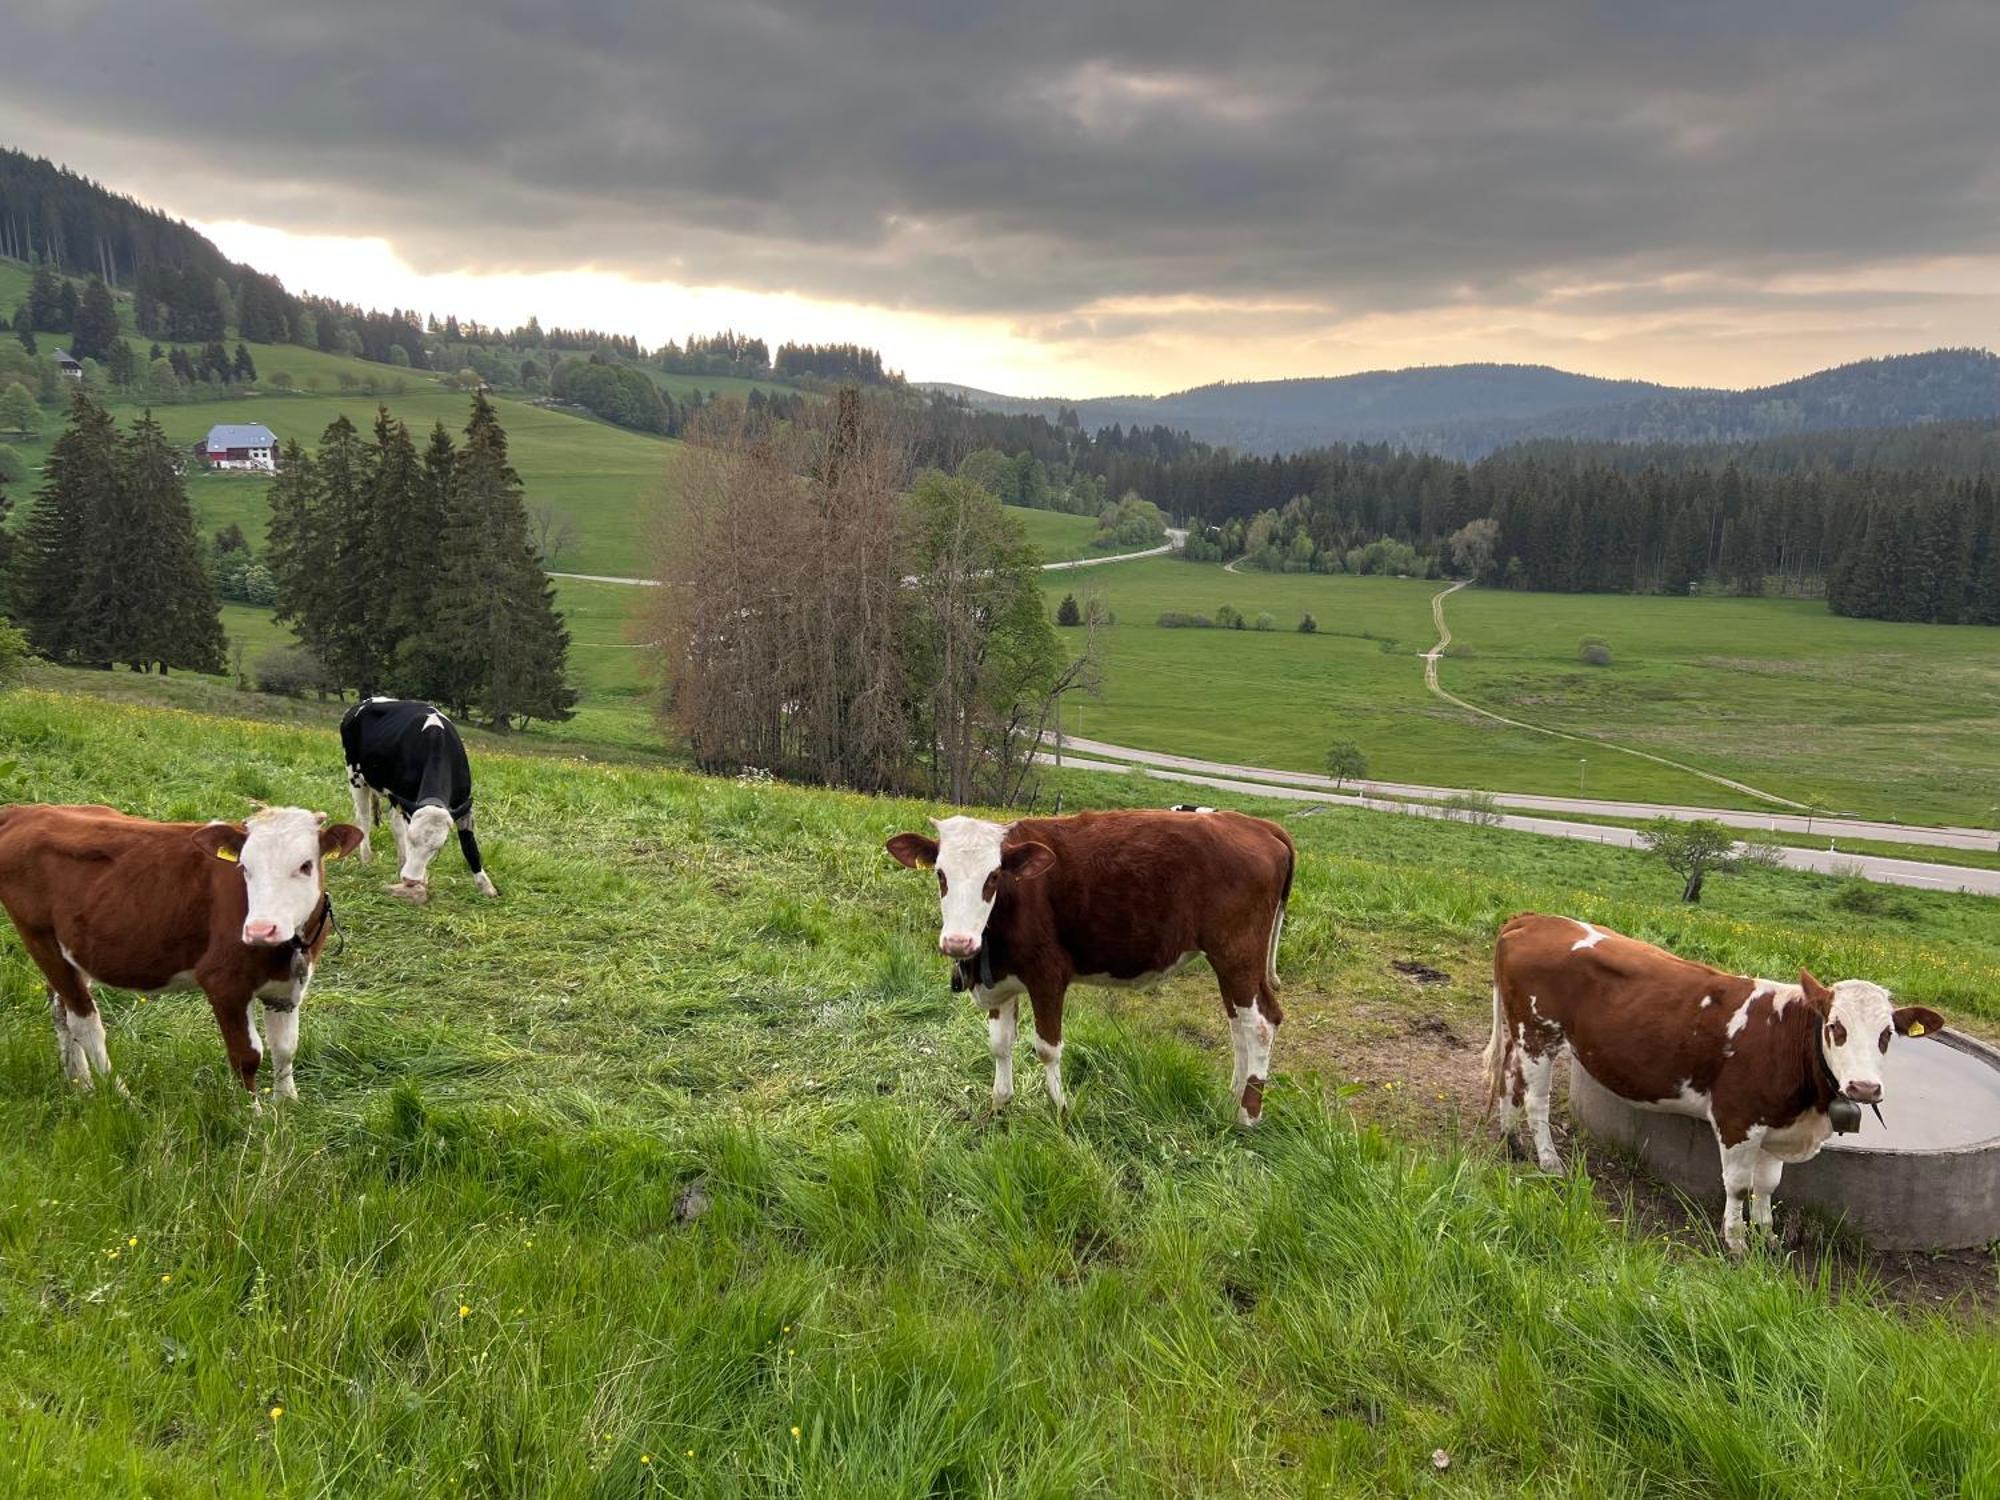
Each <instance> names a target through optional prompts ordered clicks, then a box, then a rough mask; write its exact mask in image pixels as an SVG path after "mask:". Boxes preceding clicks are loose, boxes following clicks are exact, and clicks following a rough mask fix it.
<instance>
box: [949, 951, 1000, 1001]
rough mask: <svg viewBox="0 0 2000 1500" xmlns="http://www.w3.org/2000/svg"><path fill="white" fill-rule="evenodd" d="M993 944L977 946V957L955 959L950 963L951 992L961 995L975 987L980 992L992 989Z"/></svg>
mask: <svg viewBox="0 0 2000 1500" xmlns="http://www.w3.org/2000/svg"><path fill="white" fill-rule="evenodd" d="M993 984H994V980H993V944H992V943H990V942H985V943H981V944H980V945H979V957H978V959H977V960H976V961H975V960H973V959H969V958H955V959H953V960H952V961H951V992H952V993H953V994H954V995H957V994H962V993H963V992H965V991H966V990H969V989H971V988H973V986H975V985H977V986H978V987H979V988H980V989H982V990H990V989H992V988H993Z"/></svg>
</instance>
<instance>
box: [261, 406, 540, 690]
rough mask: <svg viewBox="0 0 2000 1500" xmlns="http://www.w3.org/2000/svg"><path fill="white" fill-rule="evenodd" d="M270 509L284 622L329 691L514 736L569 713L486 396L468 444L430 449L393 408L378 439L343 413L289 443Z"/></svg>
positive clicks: (441, 430)
mask: <svg viewBox="0 0 2000 1500" xmlns="http://www.w3.org/2000/svg"><path fill="white" fill-rule="evenodd" d="M270 504H271V526H270V533H269V542H268V546H267V552H266V565H267V566H268V567H269V568H270V570H271V573H272V575H273V577H274V579H275V581H276V584H277V594H278V599H277V612H278V618H279V619H281V620H284V621H286V622H288V623H289V624H291V625H292V626H293V627H294V628H295V629H296V630H297V632H298V636H299V639H300V640H301V641H302V642H303V643H304V646H305V649H306V650H307V651H308V652H309V653H310V654H311V657H312V661H313V665H314V667H315V669H316V673H317V676H316V680H317V681H320V682H324V683H326V684H329V685H332V686H337V687H339V688H342V689H346V688H353V689H354V690H356V691H357V692H359V693H363V694H367V693H392V694H396V695H399V696H404V697H412V698H428V699H432V700H434V701H436V702H439V703H442V704H444V705H445V706H446V707H448V708H449V709H451V710H452V712H453V713H455V714H457V715H459V716H461V717H467V716H472V715H475V714H476V715H477V716H479V717H480V718H483V719H485V720H486V721H487V722H489V723H491V724H492V725H493V726H494V727H496V728H501V729H506V728H510V727H519V726H521V725H525V724H527V723H528V722H530V721H531V720H537V719H540V720H562V719H567V718H569V716H570V712H571V709H572V708H573V707H574V705H575V703H576V697H577V695H576V692H575V690H574V689H572V688H571V687H570V685H569V681H568V660H569V643H570V642H569V632H568V630H567V629H566V628H565V627H564V625H563V622H562V617H561V615H559V614H558V613H557V612H556V607H555V586H554V584H552V583H551V582H550V581H549V578H548V576H547V575H546V574H545V573H544V572H543V571H542V565H541V561H540V559H539V558H538V557H537V556H536V554H535V550H534V547H533V545H532V543H531V541H530V539H529V527H528V512H527V506H526V504H525V501H524V498H523V495H522V490H521V480H520V477H519V476H518V475H517V474H516V473H515V472H514V470H513V468H512V466H511V465H510V464H509V463H508V461H507V434H506V432H505V431H504V429H502V427H501V425H500V422H499V419H498V417H497V416H496V415H495V414H494V411H493V407H492V404H491V403H490V402H488V401H487V400H486V398H485V397H484V396H483V395H481V396H476V397H474V399H473V404H472V417H471V420H470V421H469V422H468V423H467V425H466V428H465V433H464V436H463V439H462V440H461V441H458V442H454V441H453V439H452V436H451V434H450V433H449V432H448V431H447V430H446V429H445V426H444V424H443V423H442V422H440V423H438V424H437V425H436V426H435V427H434V428H432V430H431V432H430V434H429V436H428V439H427V440H426V442H425V444H424V446H423V448H422V450H421V451H419V450H418V448H417V445H416V443H415V440H414V439H413V438H412V437H411V435H410V431H409V429H408V428H407V427H406V426H405V425H404V424H403V423H401V422H399V421H397V420H396V419H395V418H393V417H392V416H391V415H390V414H389V412H388V410H387V409H386V408H384V409H381V410H380V411H378V413H377V415H376V418H375V424H374V430H373V432H372V434H371V435H370V436H368V437H363V436H362V434H361V433H360V432H359V431H357V430H356V428H355V426H354V424H353V423H351V422H349V421H348V420H347V419H346V418H345V417H340V418H337V419H336V420H335V421H334V422H333V423H332V424H331V425H329V426H328V427H327V429H326V431H325V432H324V433H322V434H321V436H320V440H319V444H318V446H317V447H316V448H315V449H313V450H311V451H308V450H307V449H305V448H304V447H303V446H302V445H300V444H299V443H297V442H292V443H288V444H287V445H286V446H285V449H284V452H283V455H282V458H281V460H280V464H279V469H278V477H277V478H276V480H274V481H273V483H272V485H271V493H270Z"/></svg>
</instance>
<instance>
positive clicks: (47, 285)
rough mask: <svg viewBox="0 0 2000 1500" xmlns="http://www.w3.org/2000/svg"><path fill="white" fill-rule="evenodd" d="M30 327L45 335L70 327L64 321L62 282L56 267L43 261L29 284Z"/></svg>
mask: <svg viewBox="0 0 2000 1500" xmlns="http://www.w3.org/2000/svg"><path fill="white" fill-rule="evenodd" d="M26 305H27V309H28V327H29V328H30V329H31V330H36V329H38V330H40V331H41V332H43V333H57V332H60V331H61V330H63V329H65V328H67V327H68V326H69V325H68V324H67V323H65V322H63V321H62V282H61V280H60V279H59V278H58V277H57V275H56V271H55V267H54V266H52V265H50V264H49V263H48V262H47V261H43V262H42V263H41V264H40V265H38V266H36V267H35V274H34V279H33V280H31V281H30V282H29V283H28V301H27V304H26Z"/></svg>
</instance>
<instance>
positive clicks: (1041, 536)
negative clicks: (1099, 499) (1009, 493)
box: [1006, 505, 1103, 562]
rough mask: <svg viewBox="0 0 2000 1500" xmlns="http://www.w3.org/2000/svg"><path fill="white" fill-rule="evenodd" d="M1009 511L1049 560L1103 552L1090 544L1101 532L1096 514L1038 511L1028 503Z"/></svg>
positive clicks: (1008, 508) (1014, 506) (1089, 555)
mask: <svg viewBox="0 0 2000 1500" xmlns="http://www.w3.org/2000/svg"><path fill="white" fill-rule="evenodd" d="M1006 511H1007V514H1008V515H1010V516H1012V517H1013V518H1014V519H1015V520H1017V521H1019V522H1020V523H1021V529H1022V530H1024V531H1026V532H1027V533H1028V540H1029V541H1031V542H1033V543H1034V544H1035V545H1036V546H1037V547H1038V548H1040V549H1041V553H1042V558H1043V560H1044V561H1046V562H1067V561H1069V560H1070V559H1072V558H1077V557H1100V556H1102V555H1103V554H1102V553H1100V552H1099V551H1098V550H1097V549H1096V548H1094V547H1092V546H1091V545H1090V539H1091V538H1092V537H1094V536H1096V535H1097V518H1096V517H1095V516H1068V515H1064V514H1063V513H1062V512H1061V511H1054V510H1034V509H1031V508H1030V507H1028V506H1025V505H1009V506H1007V507H1006Z"/></svg>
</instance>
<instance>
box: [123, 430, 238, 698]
mask: <svg viewBox="0 0 2000 1500" xmlns="http://www.w3.org/2000/svg"><path fill="white" fill-rule="evenodd" d="M118 480H119V490H120V495H121V500H120V504H119V506H118V511H119V513H120V514H121V515H122V516H124V517H125V518H127V520H128V524H130V525H131V527H132V532H133V536H134V537H135V538H136V541H135V542H134V543H133V544H131V545H130V547H129V550H130V551H132V552H133V553H134V554H136V555H137V556H139V557H141V558H143V559H144V561H145V563H146V567H145V568H144V569H143V571H140V572H138V573H136V574H135V575H132V576H127V577H123V578H120V579H118V580H115V582H114V585H113V586H114V587H115V588H117V589H118V590H119V591H120V592H121V593H122V594H123V596H124V599H125V600H126V601H127V603H126V604H125V605H124V607H123V608H122V609H121V610H120V611H119V613H120V614H121V615H122V617H123V618H125V619H126V620H127V621H129V625H128V627H127V628H128V631H129V633H128V634H127V635H126V636H125V638H124V639H122V640H119V641H117V642H115V643H113V645H114V650H113V655H114V657H115V658H116V659H117V660H120V661H128V662H130V663H132V664H133V666H135V667H139V668H142V669H143V668H144V667H146V666H147V665H149V664H150V665H155V666H157V667H159V668H160V670H161V671H165V670H166V669H168V668H169V667H181V668H184V669H186V670H188V671H191V672H220V671H221V670H222V668H223V661H224V657H225V656H226V654H227V651H228V641H227V639H226V638H225V637H224V635H223V631H222V614H221V609H222V606H221V601H220V600H219V599H218V598H217V597H216V592H215V580H214V579H213V578H212V577H211V576H210V575H209V571H208V569H207V568H206V567H205V566H204V565H203V563H202V553H201V541H200V538H199V537H198V536H197V535H196V532H195V525H194V512H193V511H192V510H191V509H189V507H188V498H187V487H186V485H185V484H184V483H183V482H182V479H181V475H180V473H179V471H178V470H177V469H176V468H175V466H174V451H173V447H172V445H171V444H169V443H168V442H167V435H166V434H165V433H164V432H162V431H161V430H160V424H159V423H158V422H156V421H154V420H153V414H152V412H150V411H148V412H146V413H145V414H144V415H143V416H142V417H140V418H139V420H138V421H136V422H134V423H133V424H132V430H131V432H130V433H129V434H128V435H127V436H126V438H125V440H124V442H123V443H122V444H121V445H120V449H119V473H118ZM100 607H101V606H100Z"/></svg>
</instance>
